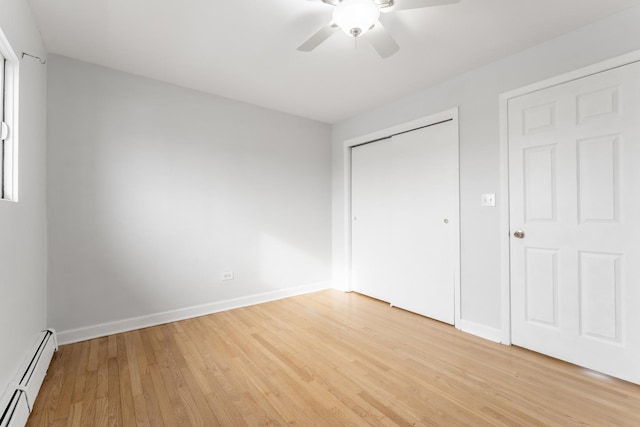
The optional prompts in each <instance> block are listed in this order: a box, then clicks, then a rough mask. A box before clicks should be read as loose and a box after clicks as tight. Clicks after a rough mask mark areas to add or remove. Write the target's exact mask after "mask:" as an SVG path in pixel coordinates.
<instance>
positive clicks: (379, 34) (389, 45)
mask: <svg viewBox="0 0 640 427" xmlns="http://www.w3.org/2000/svg"><path fill="white" fill-rule="evenodd" d="M365 37H366V38H367V40H369V43H371V46H373V48H374V49H375V50H376V52H378V55H380V56H381V57H382V58H388V57H390V56H391V55H393V54H394V53H396V52H397V51H399V50H400V46H398V43H396V41H395V40H394V39H393V38H392V37H391V34H389V32H388V31H387V30H386V29H385V28H384V27H383V26H382V24H381V23H380V22H378V23H377V24H376V25H375V26H374V27H373V28H372V29H371V30H369V32H368V33H367V34H366V35H365Z"/></svg>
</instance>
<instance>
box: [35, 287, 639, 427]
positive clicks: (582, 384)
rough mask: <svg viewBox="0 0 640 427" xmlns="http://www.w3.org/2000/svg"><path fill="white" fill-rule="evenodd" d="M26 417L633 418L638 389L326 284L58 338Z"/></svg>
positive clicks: (424, 421) (350, 421)
mask: <svg viewBox="0 0 640 427" xmlns="http://www.w3.org/2000/svg"><path fill="white" fill-rule="evenodd" d="M29 425H30V426H46V425H55V426H75V425H80V426H103V425H119V426H135V425H141V426H145V425H146V426H162V425H166V426H173V425H201V426H215V425H224V426H243V425H276V426H277V425H299V426H321V425H336V426H343V425H355V426H360V425H434V426H435V425H439V426H458V425H468V426H497V425H508V426H540V425H560V426H574V425H592V426H640V386H637V385H633V384H630V383H625V382H623V381H619V380H614V379H611V378H607V377H603V376H599V375H594V374H593V373H590V372H588V371H586V370H584V369H581V368H579V367H576V366H573V365H570V364H567V363H564V362H561V361H558V360H554V359H551V358H548V357H545V356H542V355H539V354H536V353H533V352H530V351H527V350H524V349H520V348H516V347H506V346H502V345H500V344H494V343H491V342H489V341H485V340H482V339H479V338H476V337H474V336H471V335H468V334H465V333H462V332H459V331H457V330H455V329H454V328H453V327H451V326H448V325H444V324H442V323H439V322H436V321H433V320H429V319H426V318H424V317H420V316H417V315H414V314H411V313H408V312H405V311H402V310H399V309H395V308H389V306H388V305H386V304H384V303H382V302H380V301H376V300H373V299H370V298H367V297H363V296H361V295H358V294H355V293H353V294H344V293H342V292H338V291H322V292H318V293H315V294H310V295H304V296H299V297H294V298H289V299H285V300H281V301H275V302H271V303H267V304H262V305H257V306H253V307H247V308H241V309H237V310H233V311H228V312H223V313H218V314H213V315H209V316H205V317H199V318H196V319H190V320H185V321H181V322H176V323H171V324H167V325H162V326H156V327H152V328H147V329H143V330H138V331H133V332H127V333H123V334H118V335H113V336H110V337H105V338H100V339H95V340H91V341H86V342H82V343H78V344H72V345H67V346H62V347H61V348H60V350H59V351H58V353H57V354H56V355H55V357H54V359H53V362H52V365H51V367H50V369H49V374H48V375H47V377H46V379H45V383H44V385H43V388H42V390H41V392H40V396H39V397H38V400H37V402H36V405H35V408H34V411H33V413H32V415H31V418H30V421H29Z"/></svg>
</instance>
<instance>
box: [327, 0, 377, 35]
mask: <svg viewBox="0 0 640 427" xmlns="http://www.w3.org/2000/svg"><path fill="white" fill-rule="evenodd" d="M378 18H380V6H379V5H378V4H377V2H374V1H373V0H343V1H341V2H340V3H339V4H338V5H337V6H336V7H335V9H334V10H333V21H334V22H335V23H336V25H338V27H340V29H342V31H344V32H345V33H346V34H347V35H349V36H351V37H358V36H360V35H362V34H364V33H366V32H367V31H369V30H370V29H371V28H373V26H374V25H375V24H376V22H378Z"/></svg>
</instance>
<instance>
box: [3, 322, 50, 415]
mask: <svg viewBox="0 0 640 427" xmlns="http://www.w3.org/2000/svg"><path fill="white" fill-rule="evenodd" d="M57 350H58V343H57V340H56V332H55V331H54V330H53V329H47V330H45V331H43V333H42V337H41V339H40V340H38V341H36V343H35V345H34V347H33V351H32V353H31V357H30V358H27V360H26V362H25V364H24V367H23V369H21V370H20V373H19V375H18V378H17V385H16V386H15V387H14V391H13V394H12V395H11V397H10V399H9V403H8V404H7V406H6V407H5V408H0V411H2V412H1V413H0V427H24V426H25V425H26V424H27V419H28V418H29V414H30V413H31V411H32V410H33V404H34V402H35V401H36V397H37V396H38V392H39V391H40V386H41V385H42V382H43V381H44V376H45V375H46V374H47V369H48V368H49V363H50V362H51V359H52V358H53V353H55V352H56V351H57Z"/></svg>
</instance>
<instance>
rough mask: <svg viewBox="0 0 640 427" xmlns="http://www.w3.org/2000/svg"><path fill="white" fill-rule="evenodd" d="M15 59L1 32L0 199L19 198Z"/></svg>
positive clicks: (13, 199) (10, 199)
mask: <svg viewBox="0 0 640 427" xmlns="http://www.w3.org/2000/svg"><path fill="white" fill-rule="evenodd" d="M17 65H18V58H17V57H16V56H15V54H13V51H12V50H11V49H10V47H9V43H7V39H6V38H5V37H4V34H3V33H2V31H0V144H2V145H0V199H1V200H8V201H14V202H15V201H18V192H17V169H18V162H17V159H18V157H17V138H16V133H17V132H16V128H17V126H16V122H17V121H16V113H17V108H16V107H17V102H16V95H17V90H16V87H15V85H16V82H17V79H16V78H15V77H16V76H17Z"/></svg>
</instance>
